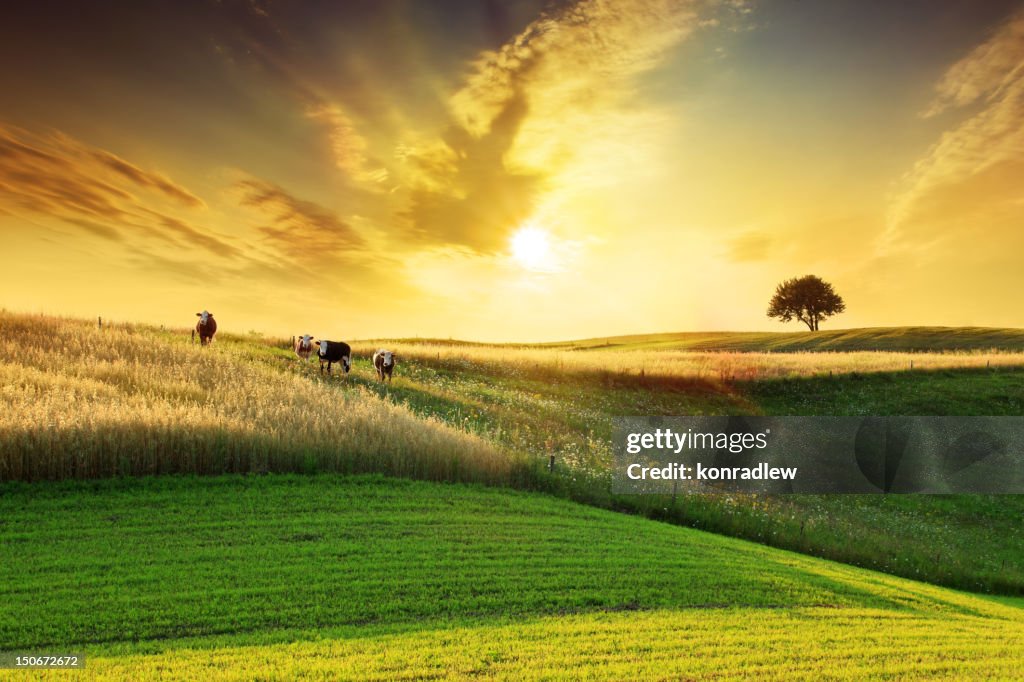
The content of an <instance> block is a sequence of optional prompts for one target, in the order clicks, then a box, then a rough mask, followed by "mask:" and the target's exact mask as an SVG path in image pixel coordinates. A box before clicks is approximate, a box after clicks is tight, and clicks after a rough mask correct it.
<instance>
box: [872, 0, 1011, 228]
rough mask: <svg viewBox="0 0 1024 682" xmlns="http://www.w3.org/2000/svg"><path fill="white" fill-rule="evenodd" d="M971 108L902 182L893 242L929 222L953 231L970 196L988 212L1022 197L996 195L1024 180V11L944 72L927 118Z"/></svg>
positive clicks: (892, 219) (894, 205)
mask: <svg viewBox="0 0 1024 682" xmlns="http://www.w3.org/2000/svg"><path fill="white" fill-rule="evenodd" d="M968 105H972V106H974V107H976V109H975V110H973V111H972V112H971V113H970V114H969V115H968V116H967V117H966V118H965V119H962V120H961V121H960V122H959V123H957V124H955V125H953V126H952V127H951V128H950V129H948V130H946V131H945V132H944V133H942V135H941V137H940V138H939V139H938V141H937V142H936V143H935V144H934V145H933V146H932V147H931V148H930V149H929V150H928V153H927V154H926V155H925V156H924V158H922V159H921V160H920V161H918V162H917V163H916V164H915V165H914V167H913V168H912V169H911V171H910V172H909V173H908V174H907V175H906V176H905V177H904V178H903V181H902V183H901V186H900V190H899V192H898V194H897V195H896V196H895V198H894V201H893V203H892V206H891V209H890V216H889V223H890V236H892V237H895V238H899V237H905V236H912V235H913V234H915V230H914V225H915V224H917V225H919V226H920V227H921V230H917V231H918V232H923V231H927V230H925V229H924V228H925V225H924V223H926V222H928V221H932V222H934V221H939V222H942V223H944V224H946V225H947V227H948V226H949V224H950V222H951V220H952V218H954V217H955V214H952V213H951V212H950V211H951V209H955V204H956V202H957V201H958V200H959V199H961V198H968V197H967V195H969V197H970V198H972V199H974V200H973V201H971V202H970V205H971V206H973V207H975V208H981V209H985V210H988V209H990V208H992V207H993V206H992V202H999V201H1000V200H1014V201H1016V200H1017V199H1018V196H1017V193H1016V192H1013V193H1012V194H1011V195H1006V196H1002V197H1000V196H994V195H993V194H992V190H994V189H996V187H997V186H999V187H1001V186H1004V185H1005V184H1006V179H1007V177H1008V176H1013V177H1016V178H1018V179H1019V180H1021V181H1024V12H1020V13H1017V14H1016V15H1014V16H1012V17H1010V18H1009V19H1008V20H1007V21H1006V22H1005V23H1004V24H1003V25H1002V26H1001V27H1000V28H999V29H998V30H997V31H995V33H993V34H992V36H991V37H990V38H988V39H987V40H986V41H985V42H983V43H982V44H980V45H978V46H977V47H976V48H975V49H973V50H972V51H971V52H970V53H969V54H968V55H967V56H965V57H964V58H963V59H961V60H960V61H958V62H956V63H955V64H953V65H952V66H951V67H950V68H949V69H948V70H947V71H946V73H945V75H944V76H943V77H942V79H941V80H940V81H939V82H938V84H937V85H936V97H935V99H934V100H933V101H932V103H931V104H930V105H929V106H928V107H927V109H926V110H925V111H924V112H923V116H924V117H926V118H933V117H937V116H939V115H943V114H949V115H951V114H952V113H953V112H955V111H957V110H960V109H962V108H964V107H967V106H968ZM983 178H988V179H987V180H984V182H982V179H983ZM986 186H987V187H986ZM1018 186H1019V185H1018ZM980 191H983V192H984V193H985V196H984V197H981V196H979V192H980ZM978 199H984V200H983V201H978ZM933 227H934V225H933Z"/></svg>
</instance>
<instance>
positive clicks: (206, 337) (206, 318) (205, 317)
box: [192, 310, 217, 346]
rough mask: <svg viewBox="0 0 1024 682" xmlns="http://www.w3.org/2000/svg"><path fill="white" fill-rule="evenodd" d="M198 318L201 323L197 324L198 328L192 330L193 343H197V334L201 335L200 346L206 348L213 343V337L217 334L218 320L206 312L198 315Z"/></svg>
mask: <svg viewBox="0 0 1024 682" xmlns="http://www.w3.org/2000/svg"><path fill="white" fill-rule="evenodd" d="M196 317H198V318H199V321H198V322H196V328H195V329H193V330H192V343H195V342H196V334H199V344H200V345H202V346H206V345H208V344H211V343H213V335H214V334H216V333H217V320H215V319H213V314H212V313H211V312H210V311H208V310H204V311H203V312H201V313H196Z"/></svg>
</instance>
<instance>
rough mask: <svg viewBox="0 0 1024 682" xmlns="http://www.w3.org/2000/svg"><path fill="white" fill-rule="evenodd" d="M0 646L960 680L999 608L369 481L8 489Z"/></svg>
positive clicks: (159, 667) (574, 669)
mask: <svg viewBox="0 0 1024 682" xmlns="http://www.w3.org/2000/svg"><path fill="white" fill-rule="evenodd" d="M2 492H3V494H0V540H2V541H0V649H7V650H11V649H21V648H33V649H39V648H44V649H48V648H52V647H59V648H61V649H62V650H84V651H85V652H86V654H87V671H88V675H89V677H90V678H92V679H112V680H113V679H143V678H147V677H157V676H165V677H166V676H170V677H174V678H177V679H184V678H187V679H209V680H234V679H297V678H303V677H311V678H321V677H325V676H330V677H332V678H334V679H381V680H385V679H389V680H390V679H417V678H422V677H435V678H438V677H439V678H445V677H465V676H477V677H484V678H504V679H539V678H545V679H550V678H556V679H557V678H566V679H567V678H570V677H571V678H573V679H579V678H580V677H588V678H593V679H624V678H630V679H639V678H659V679H663V678H678V677H680V676H684V677H687V678H689V679H711V678H714V679H733V678H737V679H738V678H750V677H758V678H761V679H773V678H780V677H783V676H784V677H785V678H787V679H801V678H802V679H822V678H823V677H828V678H829V679H867V678H879V679H891V678H900V679H909V678H915V677H916V678H920V679H942V678H949V679H964V678H969V677H973V678H1004V679H1008V678H1011V677H1013V676H1014V675H1016V674H1017V673H1018V672H1019V664H1020V651H1021V650H1022V648H1024V608H1022V602H1021V601H1019V600H1009V599H1004V600H1002V601H996V600H993V599H991V598H983V597H977V596H971V595H967V594H963V593H959V592H954V591H951V590H947V589H943V588H938V587H933V586H929V585H925V584H922V583H917V582H913V581H909V580H904V579H899V578H894V577H890V576H886V575H882V574H878V573H872V572H870V571H865V570H862V569H857V568H852V567H847V566H843V565H840V564H835V563H831V562H828V561H823V560H819V559H813V558H809V557H805V556H801V555H798V554H792V553H789V552H784V551H780V550H775V549H771V548H767V547H763V546H760V545H756V544H752V543H748V542H744V541H740V540H735V539H730V538H724V537H720V536H716V535H712V534H709V533H704V532H700V531H696V530H691V529H687V528H680V527H676V526H672V525H668V524H663V523H657V522H654V521H648V520H645V519H641V518H637V517H632V516H627V515H622V514H616V513H612V512H608V511H603V510H599V509H594V508H591V507H587V506H583V505H578V504H573V503H571V502H568V501H564V500H559V499H555V498H552V497H550V496H545V495H538V494H531V493H521V492H513V491H508V490H502V489H493V488H483V487H478V486H466V485H459V484H437V483H425V482H413V481H403V480H397V479H386V478H381V477H365V476H364V477H337V476H332V475H321V476H274V475H271V476H248V477H240V476H228V477H212V478H191V477H164V478H150V479H138V480H132V479H121V480H113V481H97V482H64V483H41V484H33V485H31V486H30V485H26V484H8V485H7V486H5V487H4V488H3V491H2ZM0 675H2V673H0Z"/></svg>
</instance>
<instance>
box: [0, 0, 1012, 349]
mask: <svg viewBox="0 0 1024 682" xmlns="http://www.w3.org/2000/svg"><path fill="white" fill-rule="evenodd" d="M1022 188H1024V8H1022V7H1021V3H1014V2H986V3H976V2H970V1H969V0H959V1H951V2H932V1H929V2H924V1H918V2H902V3H863V2H858V1H853V0H851V1H849V2H838V1H834V2H820V3H801V2H786V1H784V0H776V1H774V2H770V1H762V2H755V1H747V0H721V1H719V2H713V1H693V2H687V1H685V0H681V1H670V0H629V1H625V0H616V1H611V0H590V1H588V0H580V1H578V2H551V1H534V0H511V1H508V2H496V1H491V2H488V1H485V0H472V1H471V0H465V1H458V2H456V1H454V0H453V1H451V2H444V3H427V2H414V1H412V0H407V1H404V2H397V1H395V2H392V1H385V2H353V3H308V2H298V1H297V0H294V1H287V0H281V1H279V2H270V1H266V2H264V1H257V0H252V1H249V2H234V1H231V0H223V1H221V2H214V1H210V2H193V3H159V2H152V3H151V2H138V3H118V4H114V3H110V4H109V6H100V4H99V3H97V4H96V5H95V6H93V5H86V4H80V3H71V2H67V3H54V2H42V3H40V2H33V3H24V4H23V6H22V7H21V8H19V9H13V10H12V11H11V12H10V16H9V17H5V20H4V22H3V24H2V25H0V235H2V240H3V241H2V248H0V306H2V307H6V308H8V309H10V310H19V311H40V312H49V313H62V314H72V315H80V316H90V317H91V316H96V315H102V316H104V317H106V318H109V319H122V320H138V321H147V322H154V323H159V324H168V325H175V326H178V325H181V326H184V325H188V324H190V323H191V320H193V319H194V313H195V312H196V311H198V310H202V309H208V310H210V311H212V312H213V313H214V314H215V315H216V317H217V319H218V322H219V324H220V327H221V329H223V330H229V331H237V332H242V333H244V332H247V331H249V330H259V331H263V332H267V333H271V334H276V335H285V336H290V335H293V334H296V335H298V334H303V333H311V334H314V335H317V336H322V337H324V338H336V339H357V338H369V337H378V336H429V337H442V338H447V337H454V338H468V339H479V340H509V341H526V340H556V339H568V338H581V337H587V336H598V335H609V334H620V333H641V332H654V331H683V330H723V329H732V330H748V329H791V330H793V331H796V330H797V325H795V324H792V325H790V326H788V327H787V326H784V325H782V324H781V323H778V322H774V321H771V320H769V319H767V318H766V317H765V310H766V308H767V303H768V299H769V298H770V296H771V293H772V291H773V289H774V286H775V284H776V283H777V282H779V281H781V280H782V279H786V278H789V277H794V276H799V275H804V274H808V273H814V274H817V275H819V276H821V277H823V278H825V279H826V280H828V281H830V282H832V283H833V284H834V285H835V287H836V289H837V291H838V292H839V293H840V294H841V295H842V296H843V297H844V298H845V299H846V303H847V312H846V313H845V314H843V315H842V316H841V317H839V318H837V319H835V320H830V321H829V322H828V323H826V325H825V326H826V328H836V327H857V326H882V325H905V324H937V325H993V326H1024V302H1022V301H1024V298H1022V296H1021V292H1022V291H1024V266H1022V263H1021V256H1022V253H1024V190H1022Z"/></svg>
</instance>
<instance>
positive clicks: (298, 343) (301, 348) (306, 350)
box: [295, 334, 313, 360]
mask: <svg viewBox="0 0 1024 682" xmlns="http://www.w3.org/2000/svg"><path fill="white" fill-rule="evenodd" d="M312 354H313V337H312V336H310V335H309V334H304V335H302V336H300V337H299V338H297V339H295V355H297V356H298V358H299V360H309V356H310V355H312Z"/></svg>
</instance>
